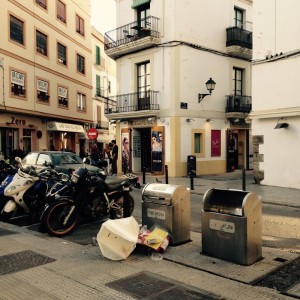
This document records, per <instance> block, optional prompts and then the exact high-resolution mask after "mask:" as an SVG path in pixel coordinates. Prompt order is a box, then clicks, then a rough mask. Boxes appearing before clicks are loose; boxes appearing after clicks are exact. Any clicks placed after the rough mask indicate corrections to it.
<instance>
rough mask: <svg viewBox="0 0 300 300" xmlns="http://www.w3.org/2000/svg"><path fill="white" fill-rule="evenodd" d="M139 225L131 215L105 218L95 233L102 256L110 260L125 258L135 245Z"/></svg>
mask: <svg viewBox="0 0 300 300" xmlns="http://www.w3.org/2000/svg"><path fill="white" fill-rule="evenodd" d="M138 235H139V225H138V223H137V221H136V220H135V219H134V218H133V217H129V218H123V219H116V220H107V221H106V222H104V223H103V224H102V226H101V229H100V230H99V232H98V234H97V242H98V245H99V247H100V251H101V253H102V255H103V256H105V257H106V258H108V259H111V260H122V259H126V258H127V257H128V256H129V255H130V253H131V252H132V251H133V250H134V248H135V247H136V244H137V241H138Z"/></svg>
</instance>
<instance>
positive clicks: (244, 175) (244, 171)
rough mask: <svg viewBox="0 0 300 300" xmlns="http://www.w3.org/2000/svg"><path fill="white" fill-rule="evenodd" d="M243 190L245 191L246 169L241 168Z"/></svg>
mask: <svg viewBox="0 0 300 300" xmlns="http://www.w3.org/2000/svg"><path fill="white" fill-rule="evenodd" d="M243 191H246V170H245V168H243Z"/></svg>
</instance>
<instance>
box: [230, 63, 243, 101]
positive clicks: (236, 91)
mask: <svg viewBox="0 0 300 300" xmlns="http://www.w3.org/2000/svg"><path fill="white" fill-rule="evenodd" d="M243 73H244V70H243V69H239V68H233V75H232V78H233V95H234V96H243Z"/></svg>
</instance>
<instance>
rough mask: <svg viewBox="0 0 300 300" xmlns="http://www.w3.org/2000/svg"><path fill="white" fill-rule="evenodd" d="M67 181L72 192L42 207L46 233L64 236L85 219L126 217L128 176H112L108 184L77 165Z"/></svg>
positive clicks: (129, 207)
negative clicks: (116, 177) (112, 179)
mask: <svg viewBox="0 0 300 300" xmlns="http://www.w3.org/2000/svg"><path fill="white" fill-rule="evenodd" d="M121 180H122V181H121ZM71 183H72V195H71V196H62V197H60V198H58V199H56V201H54V202H53V203H52V204H49V205H47V206H46V209H45V211H44V213H43V215H42V219H41V223H42V227H43V228H45V229H46V231H47V232H48V233H49V234H50V235H53V236H57V237H61V236H65V235H67V234H69V233H70V232H72V231H73V230H74V229H75V228H76V227H77V226H78V225H79V224H80V223H81V222H84V221H87V220H88V221H94V220H96V219H101V218H107V217H109V218H111V219H117V218H123V217H129V216H131V214H132V212H133V210H134V199H133V198H132V196H131V195H130V191H131V190H132V183H133V181H132V179H129V178H122V179H116V181H115V182H113V181H112V182H110V183H109V184H108V183H106V182H105V180H104V179H103V178H101V177H100V176H97V174H94V173H90V172H89V171H88V170H87V169H86V168H84V167H80V168H78V169H77V170H76V171H75V172H74V173H73V175H72V176H71Z"/></svg>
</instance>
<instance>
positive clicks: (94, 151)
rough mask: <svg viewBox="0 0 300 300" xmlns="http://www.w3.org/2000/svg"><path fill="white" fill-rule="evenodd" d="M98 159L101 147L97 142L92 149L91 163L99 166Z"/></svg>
mask: <svg viewBox="0 0 300 300" xmlns="http://www.w3.org/2000/svg"><path fill="white" fill-rule="evenodd" d="M98 159H99V149H98V146H97V144H94V145H93V146H92V149H91V164H92V165H93V166H97V162H98Z"/></svg>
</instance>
